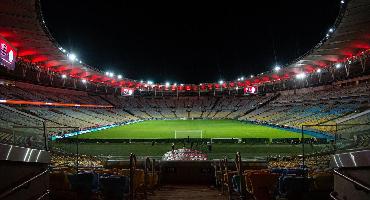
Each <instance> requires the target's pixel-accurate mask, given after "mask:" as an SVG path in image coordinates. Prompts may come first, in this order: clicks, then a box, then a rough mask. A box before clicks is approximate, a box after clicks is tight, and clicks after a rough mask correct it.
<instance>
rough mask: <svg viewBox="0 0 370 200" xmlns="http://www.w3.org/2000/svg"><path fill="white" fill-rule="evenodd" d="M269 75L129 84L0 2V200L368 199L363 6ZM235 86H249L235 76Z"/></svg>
mask: <svg viewBox="0 0 370 200" xmlns="http://www.w3.org/2000/svg"><path fill="white" fill-rule="evenodd" d="M338 3H339V4H340V11H339V15H338V17H337V19H336V21H335V22H333V25H332V26H330V27H329V29H328V31H327V33H326V34H325V36H324V38H323V39H322V40H321V41H320V42H319V43H318V44H317V45H316V46H314V47H313V48H312V49H311V50H310V51H308V52H306V53H305V54H303V55H302V56H300V57H299V58H297V59H295V60H293V61H292V62H290V63H287V64H286V65H283V66H275V67H273V68H271V70H270V71H266V72H263V73H260V74H254V75H250V76H246V77H238V78H236V79H235V80H217V81H214V82H211V83H207V82H200V83H184V84H181V83H175V82H166V83H156V82H153V81H150V80H147V81H138V80H134V79H132V78H130V77H124V76H123V75H121V74H119V73H115V72H113V71H106V72H103V71H101V70H98V69H97V68H96V67H93V66H90V65H88V64H87V63H88V61H86V62H83V61H82V60H80V59H79V58H78V55H76V54H74V53H73V52H69V51H67V50H66V49H65V48H63V47H62V46H61V45H59V44H58V42H57V41H56V40H55V39H54V38H53V36H52V35H51V34H50V32H49V30H48V27H46V24H45V21H44V18H43V14H42V11H41V2H40V1H39V0H18V1H14V0H3V1H1V2H0V16H1V17H0V48H1V49H0V55H1V57H0V169H1V172H0V180H1V184H0V199H7V200H8V199H9V200H11V199H63V200H65V199H101V200H105V199H117V200H118V199H120V200H122V199H130V200H133V199H153V200H155V199H184V198H185V199H204V200H207V199H229V200H232V199H244V200H252V199H256V200H257V199H258V200H268V199H281V200H282V199H284V200H285V199H287V200H298V199H315V200H319V199H326V200H327V199H333V200H340V199H351V200H362V199H370V181H369V180H370V178H369V174H370V173H369V172H370V160H369V158H370V66H369V65H370V64H369V63H370V62H369V61H368V59H369V57H370V12H369V10H370V1H369V0H343V1H339V2H338ZM245 73H246V74H248V73H249V72H245Z"/></svg>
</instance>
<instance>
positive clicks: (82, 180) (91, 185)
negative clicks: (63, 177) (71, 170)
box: [68, 172, 99, 198]
mask: <svg viewBox="0 0 370 200" xmlns="http://www.w3.org/2000/svg"><path fill="white" fill-rule="evenodd" d="M68 179H69V182H70V183H71V189H72V191H75V192H78V194H79V198H89V197H90V195H91V193H92V192H94V191H97V190H98V185H99V183H98V180H99V179H98V175H97V174H95V173H92V172H83V173H79V174H74V175H69V176H68Z"/></svg>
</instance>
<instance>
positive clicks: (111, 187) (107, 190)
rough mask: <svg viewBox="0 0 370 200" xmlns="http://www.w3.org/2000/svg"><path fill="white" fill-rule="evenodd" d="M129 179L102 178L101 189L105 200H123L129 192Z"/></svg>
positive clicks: (119, 177)
mask: <svg viewBox="0 0 370 200" xmlns="http://www.w3.org/2000/svg"><path fill="white" fill-rule="evenodd" d="M129 182H130V181H129V177H127V176H106V177H100V187H101V192H102V194H103V196H104V199H113V200H115V199H120V200H121V199H123V198H124V197H125V196H126V195H125V194H127V193H128V192H129V185H130V184H129Z"/></svg>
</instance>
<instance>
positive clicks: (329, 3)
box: [41, 0, 340, 83]
mask: <svg viewBox="0 0 370 200" xmlns="http://www.w3.org/2000/svg"><path fill="white" fill-rule="evenodd" d="M41 2H42V9H43V14H44V17H45V21H46V25H47V26H48V27H49V29H50V31H51V33H52V35H53V36H54V37H55V38H56V40H57V41H58V42H59V43H60V44H61V45H62V46H63V47H64V48H65V49H67V50H70V51H72V52H74V53H76V54H77V55H78V57H79V59H81V60H83V61H84V62H85V63H87V64H89V65H91V66H94V67H97V68H99V69H101V70H103V71H107V70H111V71H114V72H115V73H116V74H118V73H121V74H123V75H124V76H125V77H128V78H133V79H137V80H141V79H143V80H153V81H155V82H165V81H170V82H172V83H173V82H177V83H200V82H214V81H218V80H220V79H224V80H234V79H236V78H238V77H240V76H242V75H244V76H249V75H251V74H256V73H260V72H264V71H267V70H270V69H272V68H273V66H274V65H275V63H276V62H277V63H278V64H280V65H283V64H286V63H287V62H289V61H292V60H293V59H295V58H297V57H298V56H300V55H302V54H303V53H305V52H306V51H308V50H309V49H311V48H312V47H313V46H315V45H316V44H317V43H318V42H319V41H320V40H321V39H322V38H323V37H324V36H325V34H326V33H327V31H328V29H329V28H330V26H331V25H333V23H334V21H335V19H336V17H337V15H338V12H339V7H340V1H339V0H309V1H307V0H292V1H291V0H279V1H271V2H270V1H259V0H255V1H249V0H244V1H243V2H244V3H237V2H236V1H233V0H224V1H223V2H220V1H205V0H198V1H191V0H187V1H182V0H172V1H161V0H152V1H142V0H130V1H123V0H120V1H113V0H105V1H77V0H63V1H50V0H42V1H41ZM218 2H220V3H218ZM252 2H253V3H252ZM256 2H259V3H256Z"/></svg>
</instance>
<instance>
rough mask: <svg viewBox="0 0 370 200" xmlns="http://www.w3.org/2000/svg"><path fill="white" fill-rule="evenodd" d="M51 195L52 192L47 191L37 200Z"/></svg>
mask: <svg viewBox="0 0 370 200" xmlns="http://www.w3.org/2000/svg"><path fill="white" fill-rule="evenodd" d="M49 194H50V190H46V192H44V194H42V195H40V196H39V197H38V198H37V199H36V200H41V199H43V198H44V197H46V196H47V195H49Z"/></svg>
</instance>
